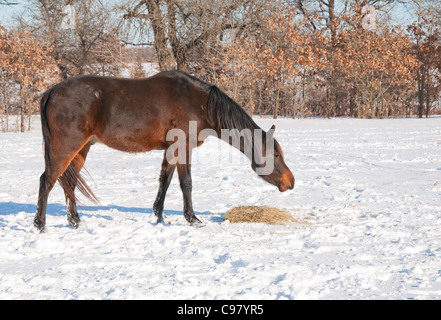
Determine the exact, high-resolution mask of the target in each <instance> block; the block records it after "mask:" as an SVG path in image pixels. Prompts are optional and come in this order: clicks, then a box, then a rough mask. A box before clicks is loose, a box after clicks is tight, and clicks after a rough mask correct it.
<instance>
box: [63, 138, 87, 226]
mask: <svg viewBox="0 0 441 320" xmlns="http://www.w3.org/2000/svg"><path fill="white" fill-rule="evenodd" d="M90 146H91V143H90V142H88V143H87V144H86V145H85V146H84V147H83V149H81V150H80V152H78V154H77V155H76V156H75V158H74V159H73V160H72V161H71V163H70V164H69V167H68V169H67V170H66V171H65V172H64V173H63V175H62V177H63V176H64V175H67V174H68V172H69V171H70V170H76V172H78V173H79V172H80V171H81V169H82V168H83V166H84V163H85V162H86V157H87V154H88V153H89V150H90ZM65 180H66V181H68V183H69V184H70V186H69V187H70V188H72V190H73V192H75V187H76V185H77V182H78V178H77V176H76V175H74V176H73V179H68V178H67V177H65ZM64 196H65V198H66V211H67V221H68V222H69V224H70V225H71V226H72V227H73V228H78V226H79V224H80V217H79V215H78V211H77V205H76V202H75V199H71V197H70V196H69V194H68V193H67V192H66V191H64Z"/></svg>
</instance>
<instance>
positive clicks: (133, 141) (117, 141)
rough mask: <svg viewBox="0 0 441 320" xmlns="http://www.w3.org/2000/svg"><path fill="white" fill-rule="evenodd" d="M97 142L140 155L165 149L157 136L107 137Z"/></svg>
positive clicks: (98, 139) (100, 137)
mask: <svg viewBox="0 0 441 320" xmlns="http://www.w3.org/2000/svg"><path fill="white" fill-rule="evenodd" d="M96 140H97V141H98V142H101V143H103V144H105V145H106V146H108V147H110V148H112V149H116V150H119V151H123V152H132V153H139V152H147V151H150V150H162V149H165V145H164V142H163V141H161V139H158V137H155V135H136V134H127V135H106V136H98V137H97V138H96Z"/></svg>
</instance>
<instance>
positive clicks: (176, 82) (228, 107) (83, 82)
mask: <svg viewBox="0 0 441 320" xmlns="http://www.w3.org/2000/svg"><path fill="white" fill-rule="evenodd" d="M40 112H41V125H42V133H43V140H44V159H45V170H44V172H43V174H42V175H41V177H40V188H39V194H38V204H37V212H36V215H35V219H34V226H35V227H36V228H37V229H38V230H39V231H40V232H44V231H45V224H46V207H47V199H48V195H49V192H50V191H51V190H52V188H53V186H54V184H55V183H56V182H57V181H58V182H59V183H60V185H61V186H62V188H63V190H64V193H65V197H66V207H67V219H68V222H69V224H70V225H71V226H72V227H74V228H76V227H78V225H79V223H80V218H79V216H78V212H77V207H76V203H77V198H76V196H75V189H77V190H78V191H80V192H81V193H82V194H84V195H85V196H86V197H87V198H88V199H90V200H92V201H94V202H96V203H98V199H97V198H96V196H95V195H94V194H93V192H92V191H91V189H90V188H89V187H88V186H87V184H86V182H85V180H84V178H83V177H82V175H81V174H80V172H81V169H82V168H83V166H84V163H85V161H86V157H87V154H88V152H89V150H90V148H91V146H92V145H93V144H94V143H96V142H100V143H103V144H105V145H107V146H108V147H110V148H113V149H116V150H120V151H124V152H147V151H150V150H166V151H165V152H164V159H163V161H162V167H161V172H160V177H159V190H158V193H157V196H156V200H155V202H154V205H153V211H154V213H155V215H156V217H157V219H158V223H160V222H163V219H164V214H163V209H164V200H165V195H166V192H167V189H168V187H169V184H170V181H171V179H172V176H173V173H174V171H175V169H176V168H177V171H178V175H179V183H180V187H181V190H182V193H183V202H184V209H183V213H184V217H185V219H186V220H187V221H188V222H189V223H190V224H195V223H196V224H197V223H200V220H199V219H198V218H197V217H196V216H195V214H194V211H193V207H192V199H191V192H192V180H191V163H190V162H186V161H180V162H171V161H169V159H167V157H166V154H167V149H168V148H169V147H170V146H171V145H172V144H173V141H168V140H167V139H166V136H167V133H168V132H169V131H170V130H172V129H180V130H182V131H183V132H184V133H188V131H189V123H190V122H191V121H195V122H196V123H197V132H198V133H199V132H200V131H201V130H203V129H207V128H208V129H212V130H214V132H215V133H217V134H218V135H219V134H220V133H221V131H222V130H223V129H238V130H242V129H251V130H254V129H259V127H258V125H257V124H256V123H255V122H254V121H253V120H252V118H251V117H250V116H249V115H248V114H247V113H246V112H245V111H244V110H243V109H242V108H241V107H240V106H239V105H238V104H237V103H236V102H234V101H233V100H232V99H231V98H230V97H228V96H227V95H226V94H225V93H224V92H222V91H221V90H220V89H219V88H218V87H216V86H214V85H209V84H207V83H205V82H203V81H201V80H199V79H197V78H195V77H193V76H191V75H189V74H187V73H184V72H181V71H164V72H161V73H158V74H156V75H154V76H152V77H149V78H144V79H121V78H112V77H99V76H79V77H73V78H68V79H66V80H63V81H62V82H60V83H59V84H57V85H55V86H54V87H52V88H50V89H48V90H47V91H46V92H45V93H44V95H43V97H42V99H41V106H40ZM270 131H271V133H272V132H274V126H273V128H272V129H271V130H269V131H268V132H264V131H263V133H264V134H262V140H265V139H272V140H273V139H274V138H273V137H272V134H269V133H270ZM187 136H188V135H187ZM272 140H271V141H272ZM227 142H228V141H227ZM273 142H274V144H273V146H274V150H268V151H269V154H270V156H271V157H272V158H271V160H273V161H274V166H273V170H272V171H271V172H270V173H268V174H263V175H260V176H261V177H262V178H263V179H264V180H265V181H267V182H268V183H270V184H273V185H275V186H277V187H278V188H279V190H280V191H281V192H283V191H286V190H288V189H292V188H293V187H294V176H293V174H292V173H291V171H290V170H289V168H288V167H287V166H286V164H285V162H284V155H283V153H282V150H281V148H280V145H279V144H278V143H277V141H276V140H275V139H274V141H273ZM202 143H203V141H199V142H198V143H197V145H195V146H190V144H189V143H187V148H186V149H185V152H186V155H185V157H184V159H188V158H189V157H190V155H191V152H192V149H193V148H194V147H197V146H200V145H201V144H202ZM230 144H231V142H230ZM262 145H263V150H262V151H263V152H266V150H265V146H266V144H262ZM236 147H238V146H236ZM238 148H239V149H240V150H241V151H242V152H243V143H241V144H240V146H239V147H238ZM181 152H182V151H181ZM180 159H182V158H180ZM251 166H252V168H253V170H254V171H256V172H257V170H256V169H257V168H259V166H261V164H259V163H257V162H256V161H255V159H254V158H253V157H251Z"/></svg>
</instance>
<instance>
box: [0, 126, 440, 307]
mask: <svg viewBox="0 0 441 320" xmlns="http://www.w3.org/2000/svg"><path fill="white" fill-rule="evenodd" d="M256 121H257V122H258V124H259V125H260V126H261V127H262V128H263V129H265V130H267V129H268V128H269V127H270V126H271V125H272V124H273V123H275V124H276V133H275V137H276V138H277V140H278V141H279V143H280V144H281V146H282V149H283V151H284V154H285V160H286V163H287V165H288V166H289V167H290V168H291V170H292V172H293V173H294V176H295V178H296V186H295V188H294V190H292V191H287V192H285V193H280V192H279V191H278V190H277V188H275V187H273V186H271V185H269V184H266V183H265V182H264V181H262V180H261V179H260V178H258V177H257V176H256V175H255V174H254V172H253V171H252V170H251V168H250V165H249V163H248V161H247V160H246V159H244V158H243V156H242V155H241V154H240V153H239V152H238V151H237V150H235V149H232V148H231V147H230V146H228V145H226V144H224V143H222V142H220V141H218V140H216V139H211V138H210V139H209V140H208V141H207V142H206V143H205V144H204V145H203V146H202V147H200V148H199V149H198V150H197V152H196V154H195V155H194V164H193V167H192V174H193V205H194V209H195V211H196V215H197V216H198V217H199V218H200V219H201V220H202V221H203V222H204V223H205V226H204V227H202V228H195V227H191V226H189V225H188V224H187V223H186V221H185V219H184V217H183V215H182V194H181V191H180V188H179V184H178V181H177V176H176V175H175V177H174V178H173V181H172V184H171V186H170V189H169V192H168V194H167V198H166V202H165V212H166V215H167V217H168V220H169V221H170V222H171V224H170V225H162V224H161V225H156V224H155V218H154V215H153V213H152V205H153V202H154V199H155V196H156V192H157V188H158V181H157V180H158V176H159V170H160V164H161V161H162V152H159V151H153V152H150V153H148V154H126V153H121V152H117V151H114V150H111V149H109V148H107V147H105V146H103V145H95V146H93V148H92V150H91V152H90V154H89V157H88V160H87V162H86V168H87V169H88V171H89V172H90V175H91V177H92V179H91V180H90V181H91V183H90V185H91V187H92V189H93V190H94V191H95V194H96V195H97V196H98V197H99V199H100V200H101V203H102V204H103V208H100V207H97V206H93V205H90V204H88V203H86V204H85V205H84V207H83V208H82V209H80V217H81V219H82V225H81V227H80V228H79V229H72V228H71V227H69V225H68V223H67V220H66V210H65V205H64V195H63V193H62V190H61V188H60V187H59V186H57V187H55V188H54V190H53V191H52V193H51V195H50V197H49V206H48V216H47V230H48V231H47V233H45V234H39V233H38V232H37V231H36V230H35V229H34V227H33V224H32V222H33V218H34V213H35V210H36V205H35V204H36V201H37V192H38V179H39V176H40V174H41V173H42V171H43V167H44V163H43V152H42V150H43V148H42V139H41V133H40V129H39V124H38V122H37V124H36V125H35V126H34V128H35V129H34V131H33V132H30V133H25V134H16V133H1V134H0V299H271V300H273V299H440V298H441V219H440V218H441V119H440V118H432V119H422V120H420V119H387V120H358V119H332V120H324V119H305V120H291V119H279V120H272V119H256ZM238 205H269V206H273V207H278V208H282V209H286V210H288V211H289V212H291V213H292V215H293V216H294V218H295V219H296V220H299V221H301V222H300V223H291V224H287V225H277V226H268V225H263V224H229V223H228V222H223V221H222V218H223V214H224V213H225V212H226V211H227V210H228V209H230V208H232V207H235V206H238Z"/></svg>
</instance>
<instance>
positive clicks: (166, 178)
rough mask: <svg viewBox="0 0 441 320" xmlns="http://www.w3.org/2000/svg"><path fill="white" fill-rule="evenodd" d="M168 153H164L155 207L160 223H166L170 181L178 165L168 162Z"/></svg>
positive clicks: (154, 210)
mask: <svg viewBox="0 0 441 320" xmlns="http://www.w3.org/2000/svg"><path fill="white" fill-rule="evenodd" d="M166 153H167V151H166V152H165V153H164V159H163V160H162V166H161V175H160V176H159V189H158V195H157V196H156V200H155V204H154V205H153V212H154V213H155V215H156V217H157V218H158V223H162V222H164V201H165V195H166V193H167V189H168V187H169V185H170V181H171V179H172V177H173V173H174V171H175V168H176V165H172V164H170V163H169V162H168V161H167V157H166Z"/></svg>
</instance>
